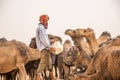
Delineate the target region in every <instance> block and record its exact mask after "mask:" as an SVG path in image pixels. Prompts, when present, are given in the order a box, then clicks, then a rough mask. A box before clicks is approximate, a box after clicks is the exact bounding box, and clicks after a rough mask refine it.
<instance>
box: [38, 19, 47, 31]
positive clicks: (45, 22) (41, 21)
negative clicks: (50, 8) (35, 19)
mask: <svg viewBox="0 0 120 80" xmlns="http://www.w3.org/2000/svg"><path fill="white" fill-rule="evenodd" d="M48 20H49V17H43V18H40V19H39V21H40V23H42V24H43V25H44V27H45V29H47V27H48Z"/></svg>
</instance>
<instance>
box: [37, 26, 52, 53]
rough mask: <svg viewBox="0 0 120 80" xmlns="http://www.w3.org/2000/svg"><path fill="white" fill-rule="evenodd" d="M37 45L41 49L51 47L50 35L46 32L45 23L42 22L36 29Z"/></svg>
mask: <svg viewBox="0 0 120 80" xmlns="http://www.w3.org/2000/svg"><path fill="white" fill-rule="evenodd" d="M36 45H37V48H38V49H39V50H40V51H41V50H43V49H44V48H49V47H50V40H49V38H48V35H47V34H46V30H45V28H44V25H42V24H38V27H37V29H36Z"/></svg>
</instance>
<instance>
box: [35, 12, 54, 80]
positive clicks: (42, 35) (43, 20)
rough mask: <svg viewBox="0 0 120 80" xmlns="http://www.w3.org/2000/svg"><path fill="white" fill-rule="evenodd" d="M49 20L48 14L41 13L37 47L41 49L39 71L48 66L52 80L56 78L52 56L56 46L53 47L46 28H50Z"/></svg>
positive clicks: (37, 32)
mask: <svg viewBox="0 0 120 80" xmlns="http://www.w3.org/2000/svg"><path fill="white" fill-rule="evenodd" d="M48 20H49V16H48V15H46V14H44V15H41V16H40V17H39V22H40V23H39V24H38V27H37V29H36V45H37V48H38V49H39V50H40V51H41V54H40V55H41V59H40V64H39V66H38V70H37V72H38V73H41V72H42V71H44V70H45V68H48V70H49V71H50V77H51V78H52V80H56V78H55V77H54V75H53V73H52V62H51V56H50V51H51V50H55V48H54V47H51V45H50V40H49V38H48V35H47V33H46V29H47V28H48Z"/></svg>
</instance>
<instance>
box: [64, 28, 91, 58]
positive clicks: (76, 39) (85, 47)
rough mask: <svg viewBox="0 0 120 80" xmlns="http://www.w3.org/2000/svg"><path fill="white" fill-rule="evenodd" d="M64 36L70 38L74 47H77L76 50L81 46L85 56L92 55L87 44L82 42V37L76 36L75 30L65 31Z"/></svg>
mask: <svg viewBox="0 0 120 80" xmlns="http://www.w3.org/2000/svg"><path fill="white" fill-rule="evenodd" d="M65 35H68V36H70V37H71V39H72V40H73V42H74V45H75V46H77V47H78V48H79V47H80V46H81V48H82V49H83V50H84V51H85V52H86V54H88V56H92V55H93V54H92V52H91V50H90V46H89V44H88V43H87V42H85V41H84V38H83V37H79V36H76V34H75V30H72V29H67V30H66V31H65Z"/></svg>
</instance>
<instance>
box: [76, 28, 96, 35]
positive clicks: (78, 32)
mask: <svg viewBox="0 0 120 80" xmlns="http://www.w3.org/2000/svg"><path fill="white" fill-rule="evenodd" d="M75 34H76V36H82V37H91V36H92V35H94V31H93V29H91V28H87V29H76V30H75Z"/></svg>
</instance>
